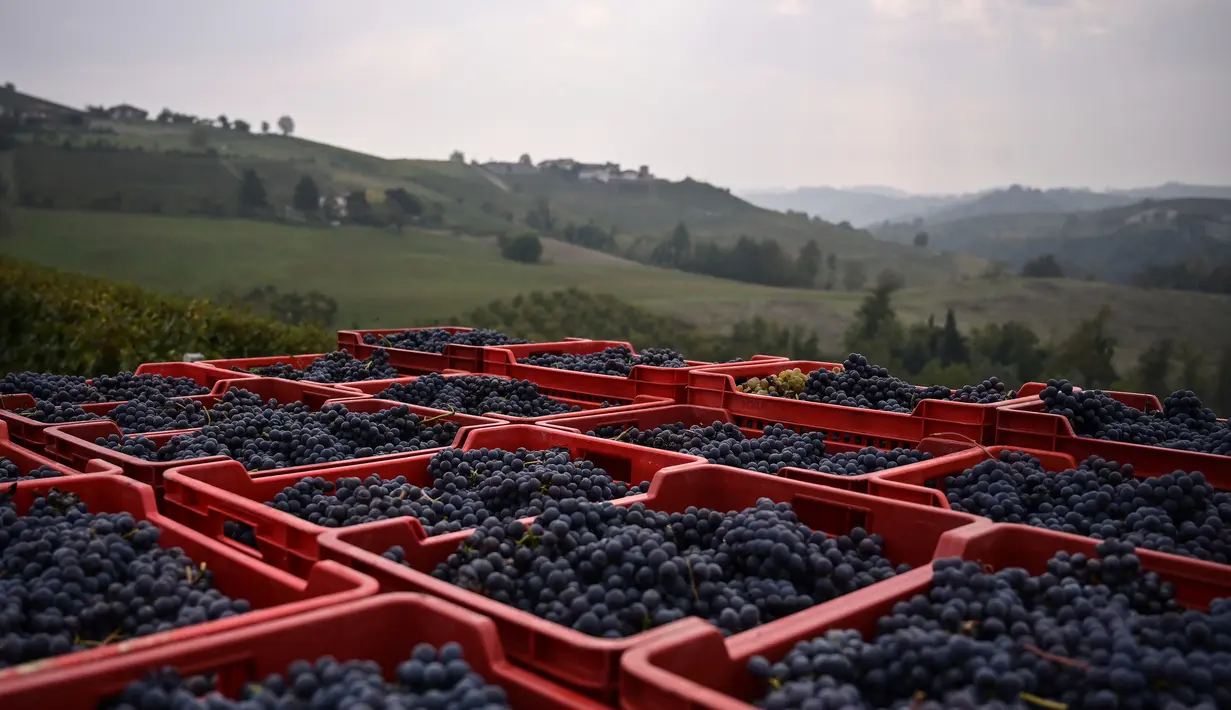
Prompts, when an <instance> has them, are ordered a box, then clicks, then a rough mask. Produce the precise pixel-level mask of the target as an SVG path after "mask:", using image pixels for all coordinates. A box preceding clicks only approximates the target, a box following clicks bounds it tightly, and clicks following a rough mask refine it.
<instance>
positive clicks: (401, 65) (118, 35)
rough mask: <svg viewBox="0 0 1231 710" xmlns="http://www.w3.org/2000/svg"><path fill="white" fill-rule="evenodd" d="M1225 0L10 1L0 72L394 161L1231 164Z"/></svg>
mask: <svg viewBox="0 0 1231 710" xmlns="http://www.w3.org/2000/svg"><path fill="white" fill-rule="evenodd" d="M1227 27H1231V2H1223V1H1221V0H1169V1H1168V2H1157V1H1155V0H833V1H832V2H824V3H822V2H808V1H807V0H764V1H759V2H753V1H752V0H747V1H744V2H736V1H735V0H713V1H709V0H657V1H654V0H626V1H622V2H616V1H615V0H575V1H572V2H569V1H567V0H542V1H539V2H532V3H524V4H516V5H514V4H506V3H498V2H494V1H492V0H476V1H475V2H471V3H464V4H455V3H449V4H444V3H430V4H411V3H401V2H391V1H386V2H376V1H373V2H361V3H357V4H352V5H347V6H341V5H337V4H326V3H320V2H305V3H302V4H301V3H295V2H291V1H290V0H276V1H270V2H263V3H255V4H254V3H244V4H241V3H238V2H235V1H234V0H216V1H215V2H213V3H210V4H208V5H199V4H194V5H181V4H179V3H162V2H154V1H153V0H131V1H128V2H120V3H117V4H112V5H101V4H98V3H92V2H86V0H44V1H42V2H39V3H19V4H7V5H4V6H0V81H12V82H14V83H15V84H16V85H17V87H18V89H19V90H24V91H28V92H30V93H32V94H34V95H37V96H41V97H44V98H47V99H51V100H55V101H61V102H64V103H68V104H74V105H79V106H80V105H84V104H98V103H102V104H106V105H113V104H118V103H124V102H127V103H132V104H136V105H138V106H141V107H143V108H145V109H147V110H149V111H150V112H151V113H152V114H153V113H157V112H158V111H159V110H160V109H161V108H163V107H164V106H166V107H170V108H172V109H173V110H177V111H183V112H187V113H192V114H198V115H204V116H217V115H219V114H226V115H227V116H228V117H230V118H231V119H236V118H242V119H245V120H247V121H249V122H250V123H252V124H254V125H259V123H260V121H262V120H267V121H269V122H270V123H271V124H273V123H276V121H277V119H278V117H279V116H281V115H283V114H288V115H290V116H292V117H293V118H294V119H295V123H296V135H299V136H301V137H304V138H308V139H311V140H316V141H320V142H324V143H331V144H335V145H339V146H342V147H346V148H350V149H354V150H359V151H363V152H367V153H373V154H376V155H380V156H383V157H389V158H434V159H445V158H447V157H448V155H449V153H450V152H451V151H452V150H454V149H458V150H462V151H464V152H465V154H466V156H467V159H471V158H475V159H478V160H480V161H485V160H488V159H492V158H494V159H502V160H516V159H517V157H518V156H519V155H520V154H521V153H529V154H530V155H531V156H532V158H533V159H534V160H536V161H537V160H542V159H545V158H551V157H562V156H568V157H573V158H577V159H581V160H587V161H606V160H611V161H615V162H620V163H623V164H625V165H630V166H634V167H635V166H637V165H641V164H648V165H649V166H650V167H651V168H652V169H653V170H654V172H655V173H656V174H658V175H659V176H661V177H666V178H670V179H682V178H684V177H686V176H689V177H693V178H695V179H698V180H706V181H709V182H713V183H715V184H718V185H721V186H724V187H730V188H732V189H733V190H735V191H737V192H754V191H761V190H769V189H793V188H796V187H810V186H826V185H858V186H882V185H883V186H890V187H894V188H897V189H901V190H905V191H908V192H911V193H916V194H919V193H923V194H953V193H969V192H977V191H982V190H985V189H988V188H992V187H1004V186H1008V185H1011V184H1022V185H1029V186H1031V187H1039V188H1048V187H1083V186H1084V187H1089V188H1090V189H1094V190H1104V189H1107V188H1108V187H1113V188H1131V187H1142V186H1153V185H1158V184H1162V183H1166V182H1172V181H1174V182H1185V183H1196V184H1231V131H1227V130H1226V126H1228V125H1231V92H1227V91H1226V90H1225V89H1220V88H1219V86H1220V85H1221V84H1222V83H1224V82H1225V77H1226V76H1228V75H1231V48H1228V45H1227V43H1226V41H1225V38H1224V37H1223V33H1224V32H1225V30H1226V28H1227Z"/></svg>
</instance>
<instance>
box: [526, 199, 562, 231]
mask: <svg viewBox="0 0 1231 710" xmlns="http://www.w3.org/2000/svg"><path fill="white" fill-rule="evenodd" d="M525 222H526V226H527V227H529V228H531V229H533V230H535V231H538V232H542V233H543V234H551V233H552V232H554V231H555V229H556V220H555V218H554V217H553V216H552V214H551V204H550V203H549V202H548V201H547V198H546V197H540V198H539V199H538V200H536V201H535V203H534V206H533V207H531V208H530V209H529V210H527V211H526V219H525Z"/></svg>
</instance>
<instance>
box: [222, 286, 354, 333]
mask: <svg viewBox="0 0 1231 710" xmlns="http://www.w3.org/2000/svg"><path fill="white" fill-rule="evenodd" d="M218 302H219V303H220V304H221V305H223V306H225V307H227V308H233V309H236V310H241V311H246V312H248V313H252V314H253V315H257V316H261V317H265V318H272V319H274V320H276V321H278V322H280V323H286V324H288V325H312V326H318V327H321V328H328V327H329V326H331V325H333V321H334V318H335V317H337V315H338V302H337V301H335V300H334V299H333V298H332V297H330V296H326V295H325V294H323V293H320V292H319V291H309V292H308V293H306V294H300V293H298V292H297V291H291V292H290V293H281V292H279V291H278V289H277V288H275V287H274V286H264V287H261V288H254V289H252V290H251V291H249V292H248V293H245V294H243V295H242V296H237V295H235V294H234V293H231V292H230V291H224V292H223V293H222V294H221V295H220V296H219V297H218Z"/></svg>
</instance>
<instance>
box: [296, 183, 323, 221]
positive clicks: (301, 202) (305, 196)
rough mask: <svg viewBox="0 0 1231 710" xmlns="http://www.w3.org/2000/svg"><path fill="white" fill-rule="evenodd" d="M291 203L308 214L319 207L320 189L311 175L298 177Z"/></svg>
mask: <svg viewBox="0 0 1231 710" xmlns="http://www.w3.org/2000/svg"><path fill="white" fill-rule="evenodd" d="M291 204H292V205H294V206H295V209H297V210H299V211H300V212H306V213H308V214H315V213H316V211H317V210H318V209H320V206H321V191H320V188H318V187H317V186H316V181H315V180H313V179H312V177H311V176H309V175H304V176H303V177H301V178H299V183H298V184H296V185H295V197H294V198H293V199H292V200H291Z"/></svg>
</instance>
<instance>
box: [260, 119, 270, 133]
mask: <svg viewBox="0 0 1231 710" xmlns="http://www.w3.org/2000/svg"><path fill="white" fill-rule="evenodd" d="M261 133H269V121H261Z"/></svg>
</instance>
